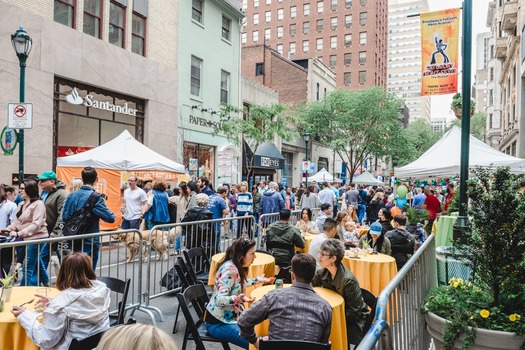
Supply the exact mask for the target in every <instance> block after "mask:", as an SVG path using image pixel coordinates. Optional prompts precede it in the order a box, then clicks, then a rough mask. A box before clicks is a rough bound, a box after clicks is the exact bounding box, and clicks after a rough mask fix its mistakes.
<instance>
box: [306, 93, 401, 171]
mask: <svg viewBox="0 0 525 350" xmlns="http://www.w3.org/2000/svg"><path fill="white" fill-rule="evenodd" d="M400 107H401V101H400V100H399V99H397V98H396V97H395V96H394V95H393V94H390V93H388V92H386V91H385V90H384V89H383V88H381V87H372V88H369V89H365V90H359V91H349V90H344V89H337V90H335V91H332V92H331V93H329V94H328V95H327V96H326V97H325V98H324V99H323V100H321V101H314V102H311V103H307V104H305V105H303V106H302V107H301V108H298V109H297V114H298V115H299V117H300V125H301V127H302V128H303V129H305V130H308V132H309V133H310V134H311V135H315V136H316V137H318V139H319V141H320V142H321V143H323V144H325V145H327V146H328V147H330V148H332V149H333V150H334V151H335V152H336V153H337V154H338V155H339V157H340V158H341V159H342V161H343V162H344V163H345V164H346V168H347V169H348V176H349V178H350V181H352V178H353V174H354V172H355V171H356V170H357V169H358V168H359V167H360V166H361V165H362V164H363V161H364V160H365V159H367V158H369V157H370V156H371V155H374V156H376V157H382V156H390V155H392V154H398V153H402V152H406V148H407V145H408V144H407V140H406V136H405V133H404V132H402V128H403V119H402V116H401V113H400Z"/></svg>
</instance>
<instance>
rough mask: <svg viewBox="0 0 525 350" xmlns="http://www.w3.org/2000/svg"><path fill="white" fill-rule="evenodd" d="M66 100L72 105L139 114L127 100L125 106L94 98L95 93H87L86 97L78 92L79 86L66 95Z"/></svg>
mask: <svg viewBox="0 0 525 350" xmlns="http://www.w3.org/2000/svg"><path fill="white" fill-rule="evenodd" d="M65 100H66V102H67V103H69V104H72V105H82V104H83V105H84V106H86V107H90V108H96V109H101V110H103V111H108V112H115V113H120V114H126V115H131V116H134V117H136V116H137V110H136V109H135V108H131V107H128V103H127V102H126V103H125V104H124V105H123V106H119V105H114V104H113V103H111V102H104V101H98V100H95V99H93V95H86V97H84V98H82V97H81V96H80V95H79V94H78V91H77V88H73V90H71V93H69V95H66V97H65Z"/></svg>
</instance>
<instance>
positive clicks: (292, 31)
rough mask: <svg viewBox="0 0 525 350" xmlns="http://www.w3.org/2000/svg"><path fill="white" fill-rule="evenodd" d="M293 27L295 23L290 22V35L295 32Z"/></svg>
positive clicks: (293, 34)
mask: <svg viewBox="0 0 525 350" xmlns="http://www.w3.org/2000/svg"><path fill="white" fill-rule="evenodd" d="M295 28H296V25H295V23H293V24H290V36H295V32H296V29H295Z"/></svg>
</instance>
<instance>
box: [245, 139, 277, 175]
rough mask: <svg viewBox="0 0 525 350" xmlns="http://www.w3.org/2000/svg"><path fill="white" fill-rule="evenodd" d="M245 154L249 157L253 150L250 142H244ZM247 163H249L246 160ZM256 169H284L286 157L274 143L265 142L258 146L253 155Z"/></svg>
mask: <svg viewBox="0 0 525 350" xmlns="http://www.w3.org/2000/svg"><path fill="white" fill-rule="evenodd" d="M244 154H245V157H247V158H248V159H249V158H250V157H251V155H252V154H253V153H252V150H251V149H250V146H248V144H246V143H245V144H244ZM246 163H248V162H247V161H246ZM253 168H254V169H284V157H283V156H282V154H281V151H279V149H278V148H277V146H275V144H274V143H270V142H265V143H263V144H261V145H259V147H258V148H257V150H256V151H255V155H254V157H253Z"/></svg>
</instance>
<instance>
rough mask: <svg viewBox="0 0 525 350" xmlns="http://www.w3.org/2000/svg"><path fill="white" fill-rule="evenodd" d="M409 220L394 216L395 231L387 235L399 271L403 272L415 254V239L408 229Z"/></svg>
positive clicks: (401, 216) (404, 217) (402, 216)
mask: <svg viewBox="0 0 525 350" xmlns="http://www.w3.org/2000/svg"><path fill="white" fill-rule="evenodd" d="M406 222H407V219H406V216H404V215H396V216H394V227H395V228H394V229H393V230H390V231H388V232H387V233H385V237H386V238H388V240H389V241H390V244H391V247H392V254H391V255H392V256H393V257H394V259H396V265H397V270H398V271H399V270H401V268H402V267H403V266H405V264H406V262H407V261H408V259H409V258H410V255H411V254H413V253H414V247H415V238H414V236H413V235H412V234H410V233H409V232H408V231H407V230H406V228H405V225H406Z"/></svg>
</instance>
